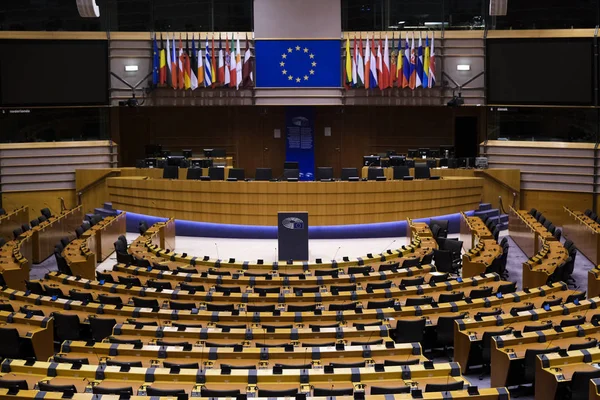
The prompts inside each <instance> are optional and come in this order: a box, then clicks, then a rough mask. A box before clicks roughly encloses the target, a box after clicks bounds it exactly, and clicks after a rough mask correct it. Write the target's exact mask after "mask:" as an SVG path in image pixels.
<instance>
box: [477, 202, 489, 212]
mask: <svg viewBox="0 0 600 400" xmlns="http://www.w3.org/2000/svg"><path fill="white" fill-rule="evenodd" d="M491 209H492V205H491V203H481V204H479V210H478V211H487V210H491Z"/></svg>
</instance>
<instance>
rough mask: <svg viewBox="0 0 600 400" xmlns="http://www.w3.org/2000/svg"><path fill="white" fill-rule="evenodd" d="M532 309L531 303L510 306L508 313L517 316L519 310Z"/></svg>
mask: <svg viewBox="0 0 600 400" xmlns="http://www.w3.org/2000/svg"><path fill="white" fill-rule="evenodd" d="M531 310H533V304H528V305H526V306H522V307H512V308H511V309H510V315H512V316H513V317H515V316H517V315H518V314H519V313H520V312H523V311H531Z"/></svg>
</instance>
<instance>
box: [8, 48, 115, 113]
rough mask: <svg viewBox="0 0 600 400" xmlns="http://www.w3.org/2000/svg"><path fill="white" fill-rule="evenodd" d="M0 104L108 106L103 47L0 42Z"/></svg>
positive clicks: (105, 61)
mask: <svg viewBox="0 0 600 400" xmlns="http://www.w3.org/2000/svg"><path fill="white" fill-rule="evenodd" d="M0 104H1V105H3V106H16V107H20V106H46V105H50V106H67V105H102V104H108V42H107V41H105V40H60V41H55V40H2V41H0Z"/></svg>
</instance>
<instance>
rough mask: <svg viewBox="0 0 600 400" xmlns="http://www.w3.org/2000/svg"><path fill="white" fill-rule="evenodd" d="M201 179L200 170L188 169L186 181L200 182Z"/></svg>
mask: <svg viewBox="0 0 600 400" xmlns="http://www.w3.org/2000/svg"><path fill="white" fill-rule="evenodd" d="M201 177H202V168H188V170H187V175H186V177H185V178H186V179H188V180H200V178H201Z"/></svg>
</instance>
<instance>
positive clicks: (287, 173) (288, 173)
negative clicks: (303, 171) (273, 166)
mask: <svg viewBox="0 0 600 400" xmlns="http://www.w3.org/2000/svg"><path fill="white" fill-rule="evenodd" d="M283 179H284V180H286V181H289V180H294V181H297V180H298V179H300V170H299V169H284V170H283Z"/></svg>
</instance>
